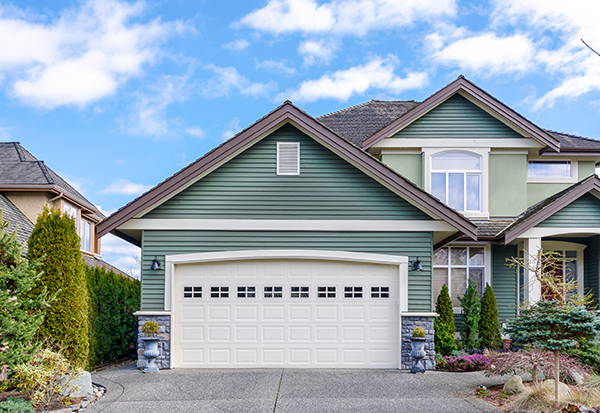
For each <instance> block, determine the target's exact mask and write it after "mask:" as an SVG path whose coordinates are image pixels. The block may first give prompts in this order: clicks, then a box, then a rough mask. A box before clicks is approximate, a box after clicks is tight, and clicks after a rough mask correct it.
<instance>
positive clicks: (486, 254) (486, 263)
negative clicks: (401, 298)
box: [432, 244, 518, 314]
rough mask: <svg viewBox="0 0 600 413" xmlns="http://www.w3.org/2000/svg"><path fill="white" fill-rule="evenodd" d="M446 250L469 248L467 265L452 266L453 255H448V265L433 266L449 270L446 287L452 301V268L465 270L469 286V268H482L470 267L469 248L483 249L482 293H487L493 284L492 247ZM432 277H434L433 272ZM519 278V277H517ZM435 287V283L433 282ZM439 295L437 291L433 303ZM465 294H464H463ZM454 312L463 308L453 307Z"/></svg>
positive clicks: (482, 246)
mask: <svg viewBox="0 0 600 413" xmlns="http://www.w3.org/2000/svg"><path fill="white" fill-rule="evenodd" d="M444 248H467V263H466V265H452V264H451V261H450V260H451V255H450V254H448V264H447V265H433V264H432V268H446V269H447V270H448V272H447V273H448V276H447V277H448V278H447V282H446V285H447V286H448V292H449V294H450V298H451V299H452V271H451V268H465V269H466V270H467V271H466V274H467V280H466V281H467V285H468V282H469V268H470V267H473V268H482V266H481V265H469V248H483V275H482V277H481V284H482V285H481V293H482V294H483V292H484V291H485V286H486V284H487V283H490V284H491V278H490V275H491V272H490V271H491V263H490V261H491V247H490V245H472V244H471V245H454V244H452V245H447V246H445V247H444ZM432 277H433V271H432ZM517 278H518V277H517ZM432 285H433V282H432ZM437 294H439V292H438V291H436V292H435V293H434V295H435V297H432V299H433V301H434V302H435V300H436V299H437ZM463 294H464V293H463ZM452 308H453V310H454V313H455V314H460V312H461V307H452Z"/></svg>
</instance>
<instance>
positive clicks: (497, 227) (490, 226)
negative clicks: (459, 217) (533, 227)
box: [473, 219, 514, 238]
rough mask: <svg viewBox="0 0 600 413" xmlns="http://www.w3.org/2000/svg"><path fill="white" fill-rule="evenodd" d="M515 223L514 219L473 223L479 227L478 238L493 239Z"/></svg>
mask: <svg viewBox="0 0 600 413" xmlns="http://www.w3.org/2000/svg"><path fill="white" fill-rule="evenodd" d="M513 222H514V219H491V220H489V221H473V223H474V224H475V225H476V226H477V237H478V238H479V237H483V238H493V237H495V236H496V235H498V234H499V233H500V232H502V230H503V229H504V228H506V227H507V226H508V225H510V224H512V223H513Z"/></svg>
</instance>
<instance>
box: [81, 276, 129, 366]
mask: <svg viewBox="0 0 600 413" xmlns="http://www.w3.org/2000/svg"><path fill="white" fill-rule="evenodd" d="M86 272H87V281H88V291H89V295H90V366H92V367H93V366H96V365H98V364H101V363H107V362H112V361H116V360H118V359H119V358H121V357H122V356H124V355H126V354H128V353H129V352H131V351H133V352H135V347H136V341H137V334H136V330H137V328H136V327H137V317H136V316H134V315H133V313H134V312H135V311H137V310H138V309H139V306H140V282H139V281H138V280H133V279H131V278H127V277H124V276H122V275H119V274H116V273H114V272H113V271H107V270H105V269H103V268H94V267H88V268H87V271H86Z"/></svg>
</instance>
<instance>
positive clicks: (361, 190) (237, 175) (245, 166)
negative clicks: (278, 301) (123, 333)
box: [144, 124, 431, 220]
mask: <svg viewBox="0 0 600 413" xmlns="http://www.w3.org/2000/svg"><path fill="white" fill-rule="evenodd" d="M277 142H300V175H299V176H281V175H280V176H278V175H276V151H277V149H276V148H277ZM144 218H203V219H397V220H430V219H431V218H430V217H429V216H427V215H426V214H425V213H423V212H422V211H421V210H419V209H418V208H416V207H414V206H413V205H411V204H409V203H408V202H406V201H405V200H403V199H402V198H400V197H399V196H398V195H396V194H394V193H393V192H391V191H390V190H388V189H387V188H385V187H384V186H383V185H381V184H379V183H378V182H376V181H375V180H374V179H372V178H370V177H369V176H367V175H366V174H364V173H363V172H361V171H360V170H358V169H357V168H355V167H354V166H352V165H350V164H349V163H347V162H346V161H344V160H343V159H342V158H340V157H338V156H337V155H335V154H334V153H333V152H331V151H330V150H328V149H327V148H325V147H324V146H322V145H320V144H319V143H317V142H316V141H314V140H313V139H312V138H310V137H309V136H307V135H306V134H304V133H302V132H300V131H299V130H298V129H296V128H295V127H293V126H291V125H289V124H286V125H285V126H283V127H281V128H280V129H278V130H277V131H275V132H273V133H272V134H271V135H269V136H268V137H266V138H264V139H263V140H262V141H260V142H258V143H257V144H255V145H254V146H252V147H250V148H248V149H247V150H245V151H244V152H243V153H241V154H240V155H238V156H237V157H235V158H234V159H232V160H230V161H229V162H227V163H226V164H224V165H222V166H221V167H219V168H218V169H217V170H216V171H214V172H212V173H210V174H209V175H207V176H205V177H204V178H203V179H201V180H200V181H198V182H196V183H195V184H193V185H191V186H190V187H189V188H187V189H185V190H184V191H182V192H181V193H179V194H177V195H176V196H174V197H173V198H171V199H170V200H168V201H167V202H165V203H164V204H162V205H160V206H158V207H157V208H155V209H154V210H152V211H150V212H148V213H147V214H146V215H145V216H144Z"/></svg>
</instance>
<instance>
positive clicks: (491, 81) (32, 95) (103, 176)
mask: <svg viewBox="0 0 600 413" xmlns="http://www.w3.org/2000/svg"><path fill="white" fill-rule="evenodd" d="M49 4H51V5H50V6H49ZM599 15H600V2H598V1H597V0H580V1H571V2H565V1H563V0H560V1H558V0H504V1H500V0H497V1H496V0H491V1H461V0H403V1H398V0H345V1H344V0H340V1H316V0H263V1H227V2H215V1H199V0H195V1H183V0H171V1H168V2H167V1H147V2H143V1H140V2H131V1H130V2H127V1H112V0H104V1H79V2H78V1H52V2H47V1H43V2H42V1H39V2H36V1H15V2H13V3H0V85H1V87H2V89H1V90H2V93H0V105H2V111H0V139H2V140H3V141H19V142H21V143H22V144H23V146H24V147H26V148H27V149H28V150H29V151H31V152H32V153H33V154H34V155H35V156H37V157H38V158H39V159H43V160H44V161H46V163H47V164H48V165H49V166H50V167H51V168H53V169H54V170H55V171H56V172H58V173H59V174H60V175H61V176H63V177H64V178H66V179H67V180H68V181H69V182H70V183H71V184H73V185H74V186H75V187H77V188H78V189H79V190H80V191H81V192H82V193H83V194H84V195H85V196H86V197H87V198H88V199H89V200H90V201H92V202H93V203H95V204H96V205H98V206H100V207H101V209H102V210H103V211H105V212H107V213H110V212H112V211H114V210H116V209H118V208H120V207H121V206H123V205H125V204H126V203H127V202H129V201H130V200H132V199H133V198H135V197H136V196H137V195H139V194H140V193H141V192H143V191H145V190H147V189H148V188H150V187H152V186H154V185H156V184H158V183H159V182H161V181H162V180H164V179H165V178H167V177H168V176H170V175H172V174H173V173H175V172H176V171H178V170H179V169H181V168H182V167H184V166H185V165H187V164H188V163H190V162H192V161H194V160H195V159H197V158H199V157H201V156H202V155H203V154H205V153H206V152H207V151H209V150H210V149H212V148H213V147H215V146H216V145H219V144H220V143H221V142H223V141H224V140H225V139H227V138H229V137H231V136H232V135H233V134H235V133H236V132H238V131H240V130H241V129H243V128H245V127H247V126H249V125H250V124H252V123H253V122H254V121H255V120H257V119H259V118H260V117H262V116H263V115H265V114H266V113H268V112H269V111H271V110H272V109H274V108H275V107H276V106H278V105H279V104H281V103H282V102H283V101H284V100H286V99H290V100H292V101H293V102H294V103H295V104H296V105H298V106H299V107H300V108H302V109H304V110H305V111H307V112H308V113H309V114H311V115H313V116H319V115H323V114H325V113H329V112H333V111H336V110H339V109H342V108H345V107H348V106H352V105H356V104H360V103H363V102H365V101H368V100H370V99H382V100H419V101H420V100H423V99H425V98H426V97H427V96H429V95H431V94H432V93H433V92H435V91H436V90H438V89H440V88H441V87H443V86H444V85H446V84H447V83H449V82H451V81H452V80H454V79H455V78H456V77H457V76H458V75H460V74H463V75H464V76H466V77H467V78H468V79H470V80H471V81H473V82H475V83H476V84H478V85H479V86H480V87H482V88H483V89H485V90H486V91H488V92H489V93H491V94H492V95H493V96H495V97H496V98H498V99H500V100H501V101H502V102H504V103H506V104H507V105H509V106H510V107H512V108H513V109H515V110H516V111H518V112H519V113H521V114H522V115H523V116H525V117H526V118H528V119H530V120H531V121H533V122H534V123H536V124H537V125H538V126H540V127H543V128H547V129H553V130H557V131H561V132H566V133H572V134H576V135H581V136H586V137H590V138H595V139H600V127H599V126H600V56H597V55H595V54H593V52H592V51H590V50H589V49H587V48H586V47H585V46H584V45H583V43H582V42H581V40H580V39H581V38H583V39H584V40H585V41H586V42H587V43H588V44H589V45H590V46H592V47H594V48H595V49H596V50H599V51H600V26H599V25H598V24H597V19H598V16H599ZM103 253H104V258H105V259H106V260H108V261H109V262H112V263H114V264H115V265H117V266H119V267H120V268H123V269H126V270H130V269H135V268H136V263H135V259H134V257H135V256H136V254H138V250H137V249H136V248H135V247H131V246H128V244H126V243H122V242H118V241H117V240H116V239H114V237H113V238H107V239H104V240H103Z"/></svg>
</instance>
